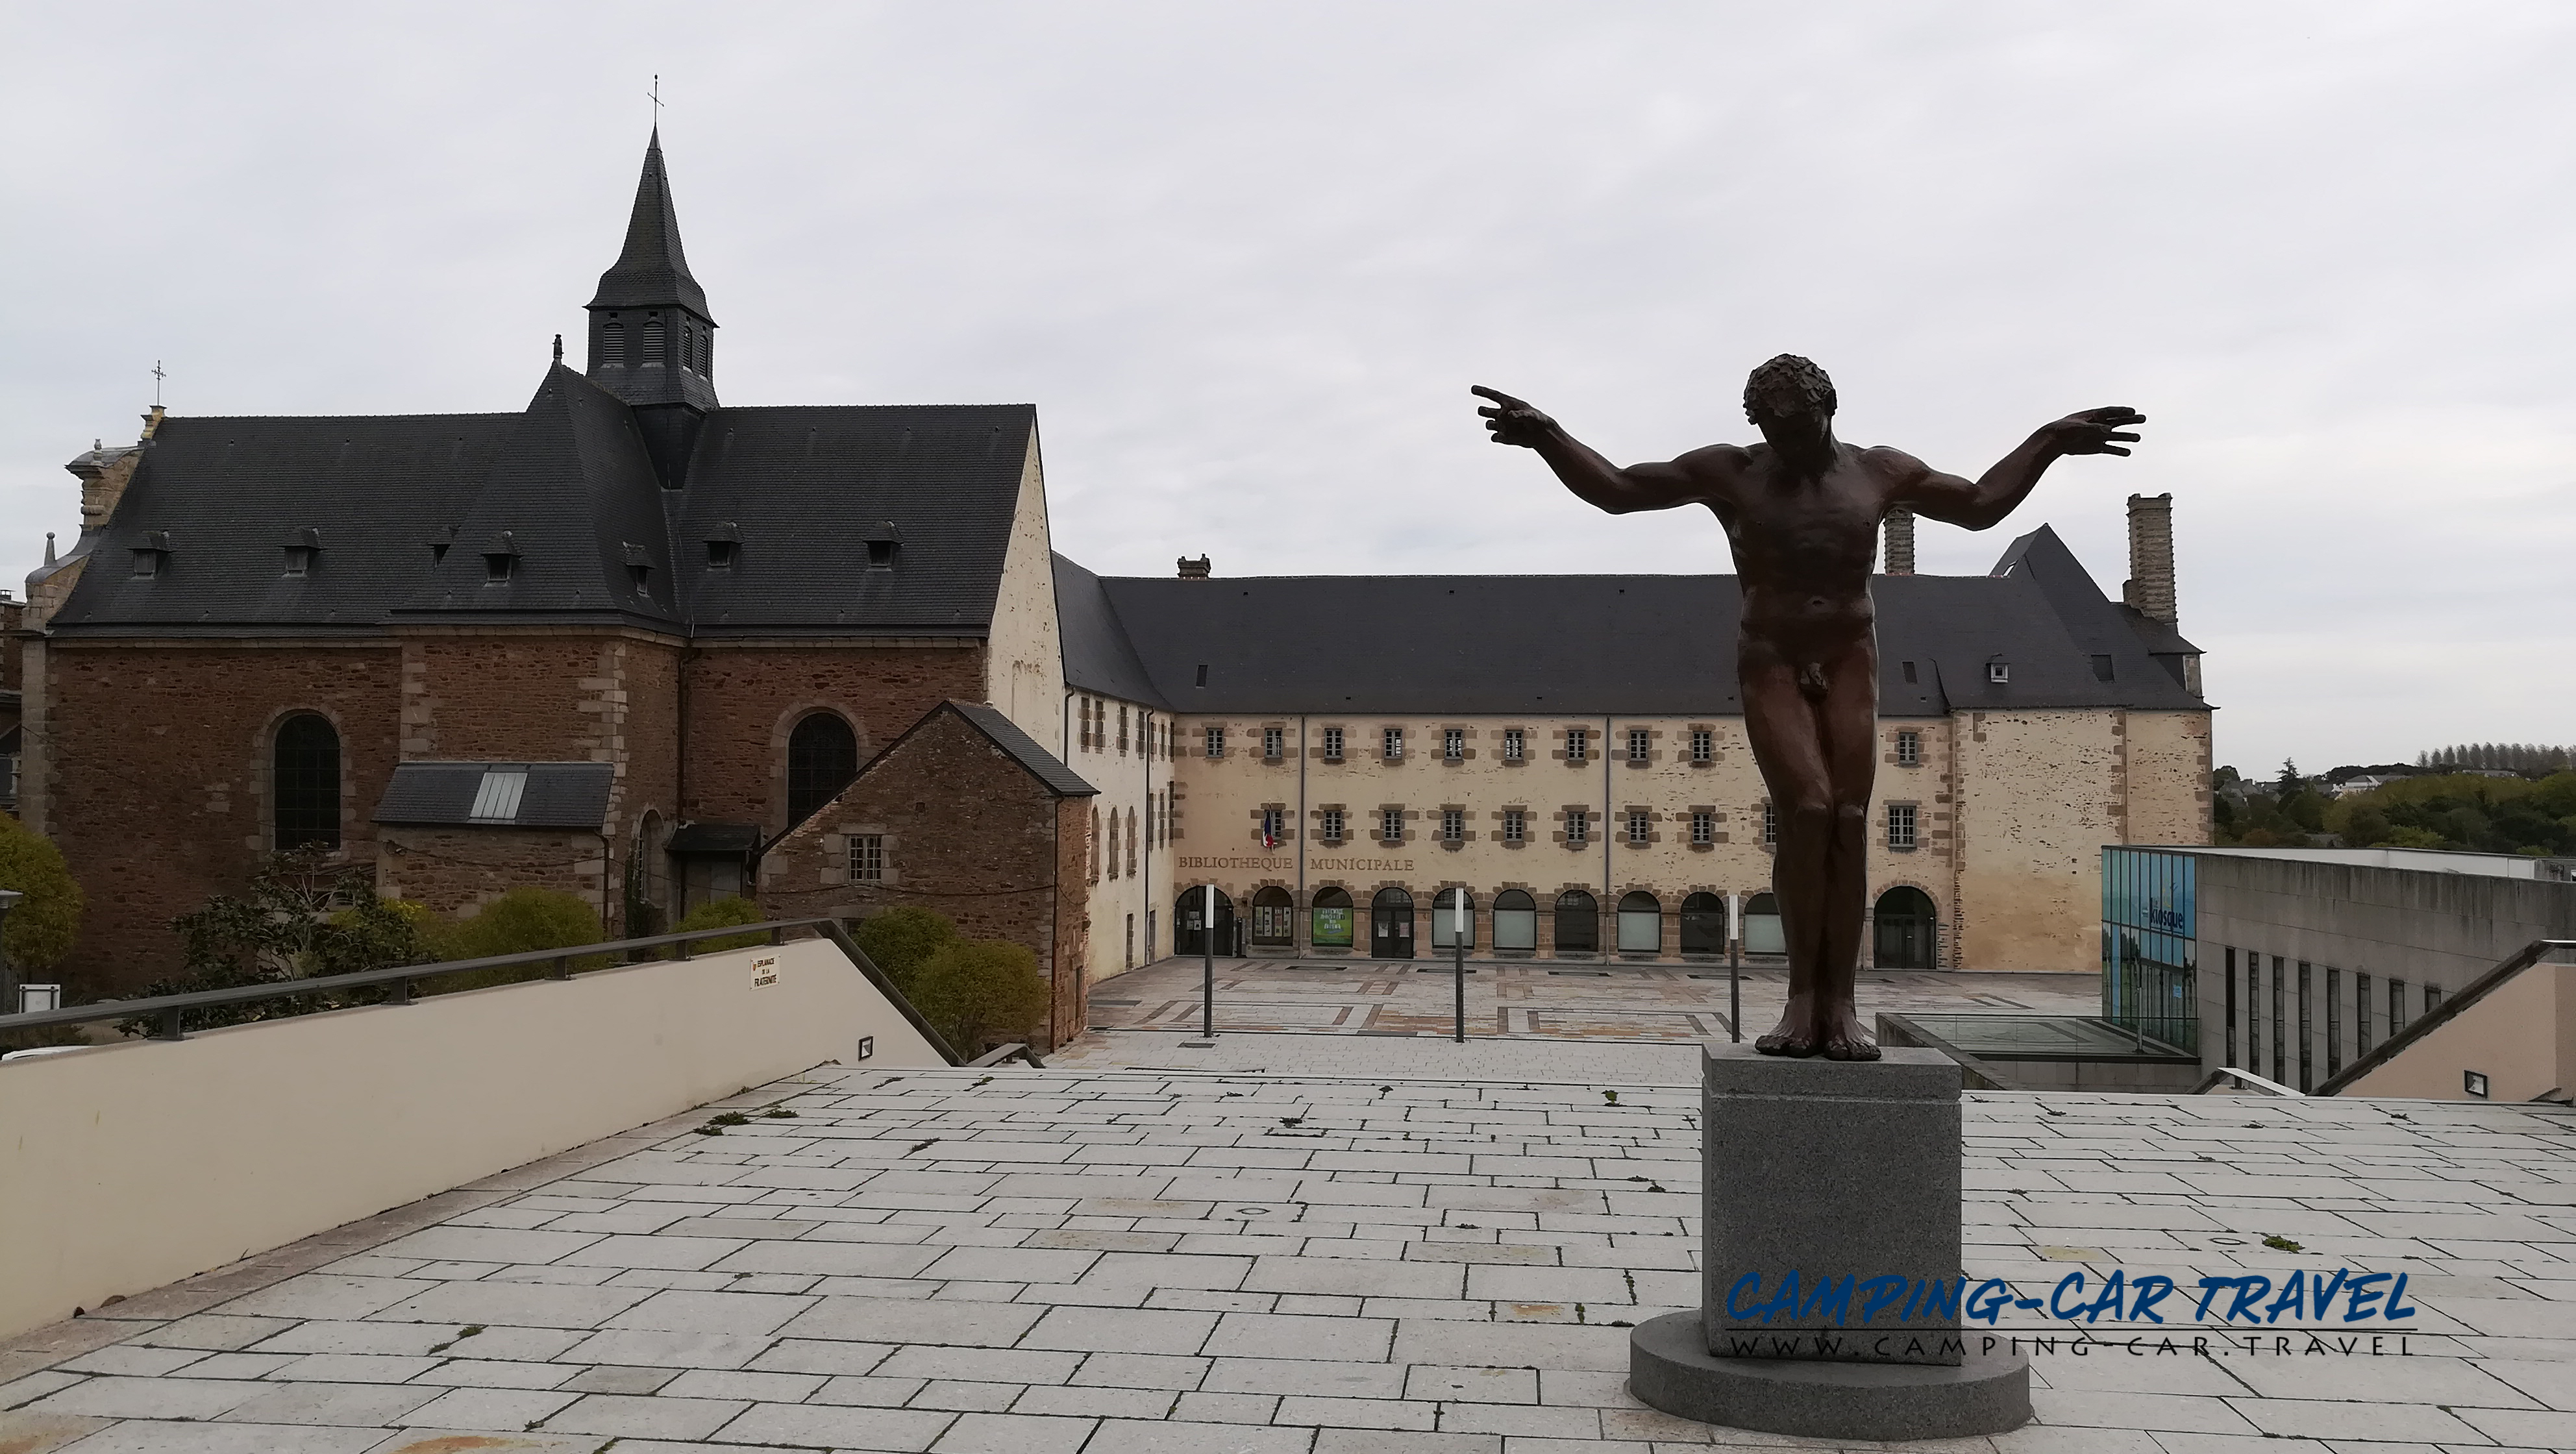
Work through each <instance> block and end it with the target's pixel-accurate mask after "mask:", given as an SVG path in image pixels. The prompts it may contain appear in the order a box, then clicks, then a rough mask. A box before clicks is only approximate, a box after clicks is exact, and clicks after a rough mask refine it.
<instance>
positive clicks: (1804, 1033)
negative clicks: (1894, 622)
mask: <svg viewBox="0 0 2576 1454" xmlns="http://www.w3.org/2000/svg"><path fill="white" fill-rule="evenodd" d="M1737 659H1738V671H1739V673H1740V681H1741V683H1742V686H1743V690H1744V725H1745V731H1746V734H1747V735H1748V736H1750V737H1751V738H1752V739H1753V761H1754V763H1755V765H1756V766H1758V767H1760V768H1761V770H1762V781H1763V784H1764V785H1765V786H1766V787H1768V788H1769V789H1770V792H1771V807H1772V811H1773V814H1774V815H1775V817H1776V818H1777V820H1778V823H1779V830H1780V836H1779V841H1778V842H1777V843H1776V844H1775V845H1773V848H1772V862H1771V891H1772V893H1773V894H1774V896H1776V897H1777V898H1778V899H1779V901H1780V929H1781V932H1782V934H1783V935H1784V936H1785V937H1786V939H1787V941H1788V942H1787V948H1788V951H1789V1002H1788V1004H1787V1006H1786V1007H1785V1008H1784V1009H1783V1010H1782V1012H1781V1015H1780V1023H1779V1025H1778V1027H1777V1028H1775V1029H1773V1030H1772V1032H1771V1033H1770V1034H1768V1035H1764V1036H1762V1037H1761V1038H1759V1039H1757V1040H1755V1041H1754V1042H1753V1048H1754V1049H1756V1050H1759V1051H1761V1052H1762V1053H1763V1054H1765V1055H1813V1054H1815V1053H1816V1052H1817V1051H1818V1050H1819V1049H1820V1048H1822V1047H1821V1043H1820V1041H1819V1040H1818V1038H1817V1034H1816V1027H1817V1024H1818V1019H1817V1006H1818V991H1819V988H1820V986H1819V983H1818V980H1817V968H1818V966H1819V964H1820V963H1821V962H1822V961H1823V957H1824V950H1825V936H1824V928H1825V913H1824V890H1825V871H1826V854H1827V851H1828V849H1829V848H1830V847H1831V842H1832V836H1833V795H1832V778H1831V775H1830V774H1829V773H1828V771H1827V770H1826V766H1825V754H1824V740H1823V737H1822V734H1821V732H1820V730H1819V729H1820V723H1819V719H1818V716H1817V713H1816V706H1817V703H1816V702H1814V701H1813V700H1811V699H1810V698H1809V696H1808V695H1807V693H1806V692H1804V691H1803V690H1801V688H1800V686H1799V682H1798V675H1799V666H1798V664H1797V663H1795V662H1792V661H1789V660H1788V659H1786V658H1784V657H1783V656H1781V654H1780V653H1779V652H1778V651H1777V650H1776V649H1774V648H1772V647H1771V646H1769V645H1768V644H1767V643H1761V642H1755V641H1747V642H1745V643H1744V644H1743V646H1742V648H1741V650H1740V651H1739V653H1738V658H1737Z"/></svg>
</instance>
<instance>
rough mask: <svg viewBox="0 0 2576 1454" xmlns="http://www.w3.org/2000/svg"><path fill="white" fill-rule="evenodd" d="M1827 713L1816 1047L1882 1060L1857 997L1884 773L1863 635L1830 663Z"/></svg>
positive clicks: (1871, 666) (1873, 669)
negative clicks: (1873, 817)
mask: <svg viewBox="0 0 2576 1454" xmlns="http://www.w3.org/2000/svg"><path fill="white" fill-rule="evenodd" d="M1820 715H1821V717H1822V719H1823V726H1824V746H1825V751H1824V758H1825V768H1826V771H1827V772H1828V773H1829V774H1830V775H1831V778H1832V784H1833V787H1832V791H1833V804H1834V813H1833V835H1832V843H1831V845H1830V846H1829V847H1828V849H1827V851H1826V855H1825V868H1824V873H1823V876H1822V877H1823V891H1822V893H1821V895H1820V898H1821V900H1822V908H1823V912H1824V946H1823V950H1822V952H1821V954H1820V955H1819V957H1818V962H1817V975H1816V991H1817V993H1816V1008H1815V1014H1816V1029H1815V1035H1816V1041H1817V1048H1818V1050H1820V1051H1821V1052H1822V1053H1823V1054H1825V1055H1826V1056H1828V1057H1830V1058H1832V1059H1835V1060H1876V1059H1877V1058H1878V1045H1877V1042H1876V1039H1875V1037H1873V1036H1872V1035H1871V1034H1870V1033H1869V1030H1868V1028H1867V1027H1866V1026H1864V1025H1863V1024H1862V1023H1861V1019H1860V1011H1859V1007H1858V1005H1857V1004H1856V1003H1855V989H1856V986H1857V984H1858V981H1859V979H1860V941H1861V929H1862V922H1863V918H1864V916H1865V915H1866V914H1867V912H1868V908H1869V835H1870V829H1871V824H1870V821H1869V801H1870V790H1871V788H1872V786H1873V785H1874V784H1875V783H1876V782H1877V779H1878V651H1877V647H1876V643H1874V642H1871V641H1868V640H1863V641H1861V642H1858V643H1856V644H1854V645H1853V646H1852V647H1850V648H1847V649H1846V650H1844V651H1843V652H1841V653H1839V654H1838V655H1837V656H1835V657H1834V658H1833V659H1832V660H1830V661H1828V662H1827V663H1826V691H1825V700H1824V702H1823V704H1822V709H1821V712H1820Z"/></svg>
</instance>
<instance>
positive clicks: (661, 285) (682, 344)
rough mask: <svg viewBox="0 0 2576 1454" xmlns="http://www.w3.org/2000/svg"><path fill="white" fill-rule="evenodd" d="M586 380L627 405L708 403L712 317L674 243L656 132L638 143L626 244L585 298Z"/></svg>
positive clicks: (712, 395)
mask: <svg viewBox="0 0 2576 1454" xmlns="http://www.w3.org/2000/svg"><path fill="white" fill-rule="evenodd" d="M589 309H590V368H589V376H590V378H591V380H592V381H593V382H595V383H597V384H598V385H599V386H600V387H602V388H604V389H606V390H608V391H609V392H610V393H612V394H615V395H617V396H618V397H619V398H622V399H624V400H626V402H628V403H630V404H639V405H640V404H679V405H685V406H688V407H691V408H695V409H701V410H704V409H712V408H714V407H716V392H715V384H714V382H713V367H714V358H715V331H716V324H715V319H714V318H712V317H710V316H709V315H708V313H707V295H706V290H705V289H703V288H700V287H699V286H698V280H697V279H696V278H694V277H691V276H690V275H689V260H688V257H687V255H686V254H685V253H683V252H682V251H681V249H680V214H679V209H678V208H677V207H675V206H674V205H673V204H672V201H671V179H670V176H669V174H668V173H667V172H666V171H665V170H664V168H663V163H662V130H661V128H660V127H658V126H657V127H655V128H654V129H653V137H652V140H651V141H650V142H648V143H647V144H646V145H645V148H644V174H643V176H642V177H641V178H640V179H638V180H637V182H636V184H635V210H634V212H633V213H632V214H631V215H630V216H629V217H628V218H627V222H626V246H625V248H624V250H623V251H621V252H619V253H618V255H617V261H616V263H615V264H614V265H612V266H611V267H610V268H609V269H608V271H607V272H604V273H602V274H600V275H599V292H598V294H597V295H596V296H594V297H593V298H592V299H591V300H590V304H589Z"/></svg>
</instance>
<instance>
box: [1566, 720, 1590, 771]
mask: <svg viewBox="0 0 2576 1454" xmlns="http://www.w3.org/2000/svg"><path fill="white" fill-rule="evenodd" d="M1591 755H1592V733H1591V731H1590V730H1589V729H1587V728H1582V727H1569V728H1567V729H1566V732H1565V760H1566V761H1568V762H1581V761H1583V760H1584V759H1586V758H1588V757H1590V756H1591Z"/></svg>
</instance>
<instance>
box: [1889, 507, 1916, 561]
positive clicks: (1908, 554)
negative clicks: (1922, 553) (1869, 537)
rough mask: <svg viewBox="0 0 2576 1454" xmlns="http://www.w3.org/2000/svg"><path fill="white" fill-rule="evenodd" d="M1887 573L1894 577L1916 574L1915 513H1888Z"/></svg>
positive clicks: (1904, 511)
mask: <svg viewBox="0 0 2576 1454" xmlns="http://www.w3.org/2000/svg"><path fill="white" fill-rule="evenodd" d="M1887 573H1888V574H1889V575H1892V576H1910V575H1912V574H1914V512H1913V511H1911V510H1890V511H1888V512H1887Z"/></svg>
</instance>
